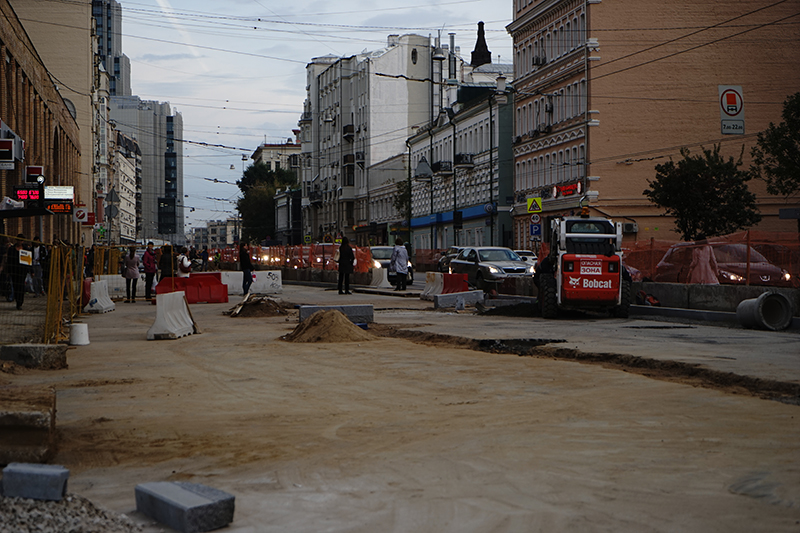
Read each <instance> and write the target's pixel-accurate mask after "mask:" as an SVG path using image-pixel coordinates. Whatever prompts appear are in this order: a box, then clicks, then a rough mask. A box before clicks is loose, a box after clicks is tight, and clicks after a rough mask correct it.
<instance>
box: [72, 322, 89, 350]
mask: <svg viewBox="0 0 800 533" xmlns="http://www.w3.org/2000/svg"><path fill="white" fill-rule="evenodd" d="M69 344H70V346H86V345H87V344H89V324H70V326H69Z"/></svg>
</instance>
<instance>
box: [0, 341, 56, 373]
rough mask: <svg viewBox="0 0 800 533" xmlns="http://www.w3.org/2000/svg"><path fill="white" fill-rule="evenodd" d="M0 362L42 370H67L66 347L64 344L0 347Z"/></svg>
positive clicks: (9, 345)
mask: <svg viewBox="0 0 800 533" xmlns="http://www.w3.org/2000/svg"><path fill="white" fill-rule="evenodd" d="M0 360H3V361H11V362H13V363H14V364H17V365H20V366H24V367H27V368H39V369H43V370H50V369H53V370H56V369H61V368H67V346H66V345H64V344H8V345H6V346H0Z"/></svg>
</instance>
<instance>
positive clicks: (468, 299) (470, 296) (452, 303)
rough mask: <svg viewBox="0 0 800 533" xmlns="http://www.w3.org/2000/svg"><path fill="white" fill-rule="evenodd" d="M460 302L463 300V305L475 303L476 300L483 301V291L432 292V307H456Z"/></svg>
mask: <svg viewBox="0 0 800 533" xmlns="http://www.w3.org/2000/svg"><path fill="white" fill-rule="evenodd" d="M461 302H463V305H475V304H476V303H478V302H483V291H467V292H452V293H449V294H434V296H433V308H434V309H441V308H443V307H456V308H457V307H458V305H459V303H461Z"/></svg>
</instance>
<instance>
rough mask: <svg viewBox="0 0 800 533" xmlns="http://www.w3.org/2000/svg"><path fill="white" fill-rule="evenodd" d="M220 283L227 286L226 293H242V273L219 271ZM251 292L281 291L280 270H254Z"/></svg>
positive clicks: (278, 292)
mask: <svg viewBox="0 0 800 533" xmlns="http://www.w3.org/2000/svg"><path fill="white" fill-rule="evenodd" d="M220 274H221V279H222V283H224V284H225V285H227V286H228V294H242V273H241V272H221V273H220ZM250 292H252V293H253V294H280V293H282V292H283V274H282V273H281V271H280V270H254V271H253V284H252V285H250Z"/></svg>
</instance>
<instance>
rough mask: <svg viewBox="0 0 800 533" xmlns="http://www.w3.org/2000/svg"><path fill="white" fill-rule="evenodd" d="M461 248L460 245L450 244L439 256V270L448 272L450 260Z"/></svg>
mask: <svg viewBox="0 0 800 533" xmlns="http://www.w3.org/2000/svg"><path fill="white" fill-rule="evenodd" d="M463 249H464V248H463V247H462V246H451V247H450V248H448V249H447V250H445V251H444V252H442V256H441V257H440V258H439V272H450V261H452V260H453V259H454V258H455V257H456V256H457V255H458V252H460V251H461V250H463Z"/></svg>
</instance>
